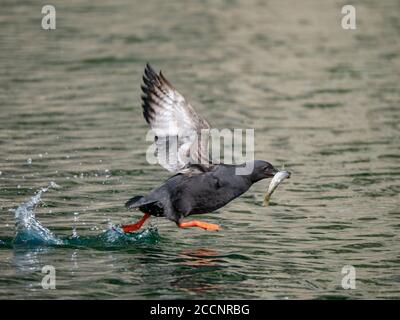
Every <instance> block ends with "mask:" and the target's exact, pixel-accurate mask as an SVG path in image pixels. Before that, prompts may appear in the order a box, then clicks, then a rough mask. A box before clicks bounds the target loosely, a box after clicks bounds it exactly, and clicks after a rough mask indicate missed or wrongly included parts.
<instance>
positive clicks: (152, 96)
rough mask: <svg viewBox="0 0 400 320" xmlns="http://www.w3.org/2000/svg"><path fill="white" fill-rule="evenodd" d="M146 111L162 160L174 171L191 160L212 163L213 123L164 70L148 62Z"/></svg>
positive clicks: (145, 115) (143, 97)
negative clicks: (196, 107) (206, 118)
mask: <svg viewBox="0 0 400 320" xmlns="http://www.w3.org/2000/svg"><path fill="white" fill-rule="evenodd" d="M143 82H144V84H143V85H142V90H143V95H142V101H143V103H142V106H143V115H144V118H145V119H146V121H147V123H149V124H150V126H151V128H152V130H153V132H154V134H155V144H156V155H157V158H158V163H159V164H160V165H161V166H163V167H164V168H166V169H167V170H169V171H171V172H180V171H182V170H184V168H185V167H186V166H187V165H188V164H201V165H203V166H206V167H207V166H208V165H209V154H208V140H209V131H210V125H209V124H208V122H207V121H206V120H205V119H204V118H202V117H201V116H200V115H198V114H197V113H196V111H195V110H194V109H193V107H192V106H191V105H190V104H189V102H188V101H187V100H186V99H185V97H184V96H182V95H181V94H180V93H179V92H178V91H177V90H176V89H175V88H174V87H173V86H172V84H171V83H170V82H169V81H168V80H167V79H166V78H165V77H164V75H163V74H162V72H161V71H160V73H159V74H157V73H156V72H155V71H154V69H153V68H152V67H151V66H150V65H149V64H147V65H146V68H145V70H144V75H143Z"/></svg>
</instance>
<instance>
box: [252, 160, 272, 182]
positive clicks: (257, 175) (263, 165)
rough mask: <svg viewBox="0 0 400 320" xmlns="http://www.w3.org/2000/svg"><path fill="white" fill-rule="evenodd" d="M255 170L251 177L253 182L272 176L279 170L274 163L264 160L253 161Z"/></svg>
mask: <svg viewBox="0 0 400 320" xmlns="http://www.w3.org/2000/svg"><path fill="white" fill-rule="evenodd" d="M253 165H254V167H253V171H252V173H251V174H250V178H251V180H252V181H253V182H257V181H260V180H262V179H266V178H272V177H273V176H274V175H275V174H276V173H277V172H278V171H279V170H277V169H275V168H274V166H273V165H272V164H270V163H269V162H267V161H263V160H255V161H254V162H253Z"/></svg>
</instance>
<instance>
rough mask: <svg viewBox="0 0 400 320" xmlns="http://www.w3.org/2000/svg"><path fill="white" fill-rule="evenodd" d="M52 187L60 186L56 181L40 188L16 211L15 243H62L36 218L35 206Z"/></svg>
mask: <svg viewBox="0 0 400 320" xmlns="http://www.w3.org/2000/svg"><path fill="white" fill-rule="evenodd" d="M50 188H59V186H58V185H57V184H56V183H55V182H50V184H49V186H48V187H46V188H42V189H40V190H39V191H38V192H37V193H36V195H34V196H33V197H32V198H31V199H30V200H29V201H28V202H25V203H22V204H20V205H19V206H18V208H17V209H15V210H13V211H14V216H15V238H14V244H27V243H28V244H38V243H44V244H62V243H63V242H62V240H60V239H58V238H57V237H56V236H55V235H54V234H53V233H52V232H51V231H50V230H49V229H47V228H45V227H43V226H42V225H41V224H40V222H39V221H38V220H36V219H35V211H34V210H35V207H36V206H37V205H38V204H39V203H41V196H42V194H43V193H45V192H47V191H48V190H49V189H50Z"/></svg>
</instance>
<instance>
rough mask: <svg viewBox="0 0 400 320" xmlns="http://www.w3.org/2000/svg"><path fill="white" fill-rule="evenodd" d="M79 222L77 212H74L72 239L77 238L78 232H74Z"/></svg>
mask: <svg viewBox="0 0 400 320" xmlns="http://www.w3.org/2000/svg"><path fill="white" fill-rule="evenodd" d="M78 221H79V212H74V224H73V226H72V238H78V232H77V230H76V225H77V222H78Z"/></svg>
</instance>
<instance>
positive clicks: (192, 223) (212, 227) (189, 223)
mask: <svg viewBox="0 0 400 320" xmlns="http://www.w3.org/2000/svg"><path fill="white" fill-rule="evenodd" d="M177 226H178V227H179V228H190V227H198V228H202V229H204V230H209V231H218V230H219V225H217V224H213V223H207V222H203V221H199V220H193V221H187V222H179V223H177Z"/></svg>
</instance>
